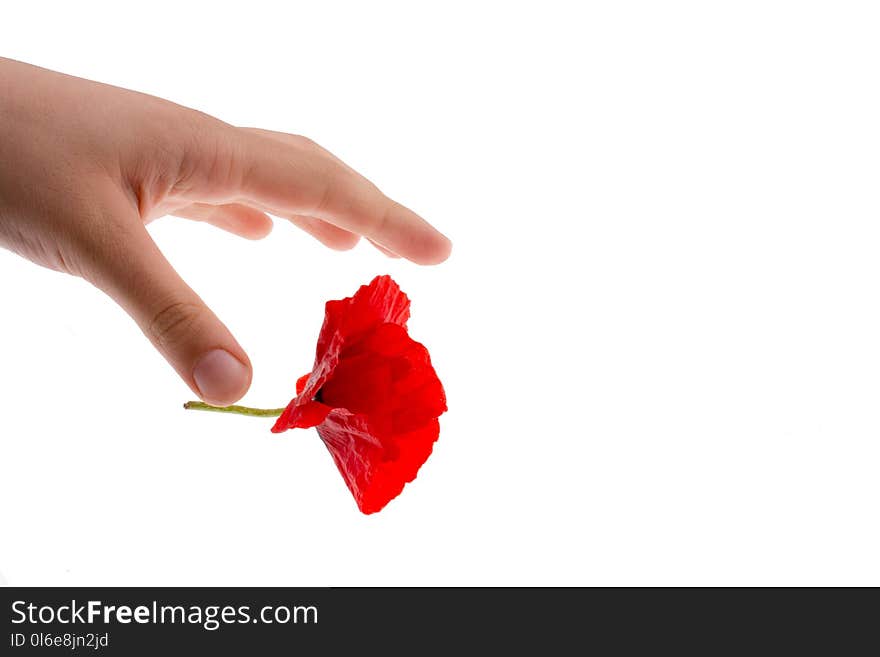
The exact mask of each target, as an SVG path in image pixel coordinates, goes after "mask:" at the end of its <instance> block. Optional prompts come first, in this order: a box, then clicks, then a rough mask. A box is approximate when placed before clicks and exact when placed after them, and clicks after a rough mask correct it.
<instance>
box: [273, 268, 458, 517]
mask: <svg viewBox="0 0 880 657" xmlns="http://www.w3.org/2000/svg"><path fill="white" fill-rule="evenodd" d="M408 319H409V299H408V298H407V296H406V295H405V294H404V293H403V292H402V291H401V290H400V287H398V285H397V283H395V282H394V281H393V280H392V279H391V277H390V276H377V277H376V278H375V279H373V281H372V282H371V283H370V284H369V285H364V286H361V288H360V289H359V290H358V291H357V292H356V293H355V295H354V296H353V297H348V298H345V299H341V300H338V301H328V302H327V305H326V308H325V317H324V325H323V327H322V328H321V334H320V335H319V337H318V346H317V349H316V353H315V365H314V367H313V368H312V371H311V373H309V374H307V375H305V376H303V377H301V378H300V379H299V380H298V381H297V383H296V392H297V396H296V397H295V398H294V399H293V400H292V401H291V402H290V404H288V406H287V407H286V408H285V409H284V412H283V413H282V414H281V416H280V417H279V418H278V421H277V422H276V423H275V425H274V426H273V427H272V431H273V432H275V433H280V432H282V431H286V430H287V429H295V428H303V429H306V428H309V427H317V429H318V435H319V436H321V439H322V440H323V441H324V444H325V445H326V446H327V449H328V450H329V451H330V454H331V455H332V456H333V460H334V461H335V462H336V467H337V468H338V469H339V472H340V473H341V474H342V477H343V478H344V479H345V483H346V484H347V485H348V488H349V490H351V493H352V495H353V496H354V499H355V502H357V505H358V508H359V509H360V510H361V511H362V512H363V513H374V512H376V511H379V510H381V509H382V508H383V507H384V506H385V505H386V504H388V502H390V501H391V500H392V499H394V498H395V497H397V496H398V495H399V494H400V493H401V491H402V490H403V487H404V485H406V484H407V483H408V482H410V481H412V480H413V479H415V477H416V474H417V473H418V470H419V468H420V467H421V466H422V464H423V463H424V462H425V461H426V460H427V458H428V457H429V456H430V455H431V450H432V449H433V447H434V442H435V441H436V440H437V437H438V436H439V435H440V424H439V422H438V420H437V418H438V417H439V416H440V415H441V414H442V413H443V412H445V411H446V394H445V393H444V391H443V385H442V384H441V383H440V379H438V378H437V374H436V372H435V371H434V368H433V367H432V365H431V357H430V355H429V354H428V350H427V349H426V348H425V347H424V346H423V345H421V344H419V343H418V342H416V341H414V340H413V339H412V338H410V337H409V334H408V333H407V330H406V322H407V320H408Z"/></svg>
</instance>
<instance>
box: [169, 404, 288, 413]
mask: <svg viewBox="0 0 880 657" xmlns="http://www.w3.org/2000/svg"><path fill="white" fill-rule="evenodd" d="M183 407H184V408H185V409H187V410H188V411H214V412H215V413H235V414H236V415H250V416H251V417H278V416H279V415H281V414H282V413H283V412H284V409H283V408H250V407H249V406H234V405H233V406H211V405H210V404H206V403H205V402H200V401H188V402H186V403H185V404H184V405H183Z"/></svg>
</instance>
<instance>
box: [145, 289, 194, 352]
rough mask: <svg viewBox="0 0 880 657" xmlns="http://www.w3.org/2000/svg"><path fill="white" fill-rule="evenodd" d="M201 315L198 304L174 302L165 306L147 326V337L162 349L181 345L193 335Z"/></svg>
mask: <svg viewBox="0 0 880 657" xmlns="http://www.w3.org/2000/svg"><path fill="white" fill-rule="evenodd" d="M200 315H201V308H200V307H199V305H198V304H195V303H190V302H186V301H174V302H172V303H169V304H167V305H165V306H163V307H162V308H161V309H160V310H159V311H158V312H157V313H155V314H154V315H153V318H152V319H151V320H150V323H149V324H148V325H147V331H146V332H147V337H148V338H150V339H151V340H152V341H153V342H155V343H156V345H158V346H159V347H160V348H163V349H165V348H169V347H172V346H174V345H177V344H180V343H181V342H182V341H183V340H184V339H186V337H187V336H188V335H190V334H191V333H192V330H193V327H194V326H195V324H196V322H197V321H198V319H199V316H200Z"/></svg>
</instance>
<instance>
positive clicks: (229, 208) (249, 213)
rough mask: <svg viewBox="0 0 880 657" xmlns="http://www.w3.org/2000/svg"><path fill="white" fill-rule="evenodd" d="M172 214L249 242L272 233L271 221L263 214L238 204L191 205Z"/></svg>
mask: <svg viewBox="0 0 880 657" xmlns="http://www.w3.org/2000/svg"><path fill="white" fill-rule="evenodd" d="M173 214H174V215H175V216H178V217H183V218H185V219H192V220H194V221H204V222H205V223H209V224H211V225H212V226H216V227H217V228H222V229H223V230H226V231H229V232H230V233H234V234H236V235H238V236H240V237H244V238H246V239H249V240H259V239H263V238H264V237H266V235H268V234H269V233H271V232H272V219H271V218H270V217H269V216H268V215H267V214H266V213H265V212H260V211H259V210H255V209H254V208H250V207H248V206H246V205H242V204H240V203H230V204H227V205H210V204H208V203H193V204H191V205H187V206H186V207H183V208H180V209H178V210H175V211H174V213H173Z"/></svg>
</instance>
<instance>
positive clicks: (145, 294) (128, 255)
mask: <svg viewBox="0 0 880 657" xmlns="http://www.w3.org/2000/svg"><path fill="white" fill-rule="evenodd" d="M125 211H126V208H125V203H124V202H123V203H119V204H117V207H116V212H115V213H114V216H112V217H109V218H105V220H104V221H103V222H101V223H99V222H95V224H96V225H103V226H108V227H111V229H106V230H104V231H103V232H102V233H100V234H97V235H92V236H90V237H89V239H88V240H87V242H86V244H85V247H84V248H85V249H86V251H87V253H86V254H85V259H86V260H88V261H89V262H91V263H92V264H91V265H90V268H89V270H90V272H89V273H90V275H89V276H88V278H89V280H91V282H93V283H94V284H95V285H97V286H98V287H100V288H101V289H102V290H104V291H105V292H106V293H107V294H109V295H110V296H111V297H112V298H113V299H114V300H115V301H116V302H117V303H119V305H120V306H122V307H123V308H124V309H125V310H126V311H127V312H128V313H129V315H131V317H132V318H133V319H134V320H135V322H137V324H138V326H140V328H141V330H143V332H144V334H145V335H146V336H147V337H148V338H149V339H150V341H151V342H152V343H153V345H154V346H155V347H156V349H158V350H159V352H160V353H161V354H162V355H163V356H164V357H165V358H166V360H167V361H168V362H169V363H170V364H171V366H172V367H173V368H174V369H175V370H176V371H177V373H178V374H179V375H180V377H181V378H182V379H183V380H184V381H185V382H186V384H187V385H189V387H190V388H192V390H193V392H194V393H196V394H197V395H198V396H199V397H200V398H201V399H203V400H204V401H205V402H207V403H209V404H213V405H216V406H226V405H228V404H232V403H233V402H235V401H237V400H238V399H240V398H241V397H242V395H244V393H245V392H246V391H247V389H248V388H249V387H250V383H251V364H250V360H249V359H248V357H247V355H246V354H245V353H244V350H243V349H242V348H241V346H240V345H239V344H238V342H236V340H235V338H233V337H232V334H231V333H230V332H229V330H228V329H227V328H226V327H225V326H224V325H223V323H222V322H221V321H220V320H219V319H218V318H217V316H216V315H214V313H213V312H211V310H210V309H209V308H208V307H207V306H206V305H205V303H204V302H203V301H202V300H201V299H200V298H199V296H198V295H197V294H196V293H195V292H193V290H192V289H190V287H189V286H188V285H187V284H186V283H185V282H184V281H183V280H182V279H181V278H180V276H179V275H178V274H177V272H175V271H174V269H173V267H172V266H171V265H170V263H169V262H168V261H167V260H166V259H165V257H164V256H163V255H162V254H161V252H160V251H159V249H158V247H157V246H156V244H155V243H154V242H153V240H152V238H151V237H150V236H149V234H148V233H147V231H146V229H145V228H144V227H143V225H142V224H141V223H140V222H139V221H138V220H137V218H135V217H132V218H131V220H130V221H125V220H123V219H121V216H120V213H123V212H125ZM128 211H132V212H133V210H132V209H131V208H128Z"/></svg>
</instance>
